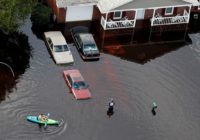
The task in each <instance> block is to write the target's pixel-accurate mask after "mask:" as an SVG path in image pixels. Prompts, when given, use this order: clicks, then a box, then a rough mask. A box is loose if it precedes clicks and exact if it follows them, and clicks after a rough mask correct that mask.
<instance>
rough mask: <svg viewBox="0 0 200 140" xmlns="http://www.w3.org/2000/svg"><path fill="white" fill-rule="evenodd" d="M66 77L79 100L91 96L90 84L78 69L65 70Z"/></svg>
mask: <svg viewBox="0 0 200 140" xmlns="http://www.w3.org/2000/svg"><path fill="white" fill-rule="evenodd" d="M63 74H64V79H65V81H66V83H67V85H68V87H69V89H70V91H71V92H72V93H73V95H74V97H75V98H76V99H77V100H80V99H89V98H91V93H90V91H89V89H88V87H89V86H88V84H87V83H86V82H85V80H84V79H83V77H82V75H81V73H80V72H79V70H77V69H73V70H65V71H63Z"/></svg>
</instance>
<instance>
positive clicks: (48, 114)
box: [44, 113, 50, 128]
mask: <svg viewBox="0 0 200 140" xmlns="http://www.w3.org/2000/svg"><path fill="white" fill-rule="evenodd" d="M49 116H50V113H47V117H48V118H49ZM47 121H48V119H47ZM47 121H46V122H45V124H44V127H45V128H46V127H47Z"/></svg>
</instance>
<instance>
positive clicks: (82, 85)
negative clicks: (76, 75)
mask: <svg viewBox="0 0 200 140" xmlns="http://www.w3.org/2000/svg"><path fill="white" fill-rule="evenodd" d="M73 87H74V89H86V88H88V85H87V84H86V83H85V82H84V81H78V82H74V84H73Z"/></svg>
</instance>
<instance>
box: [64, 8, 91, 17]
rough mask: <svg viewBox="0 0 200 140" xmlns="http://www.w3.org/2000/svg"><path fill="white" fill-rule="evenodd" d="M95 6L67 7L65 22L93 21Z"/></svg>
mask: <svg viewBox="0 0 200 140" xmlns="http://www.w3.org/2000/svg"><path fill="white" fill-rule="evenodd" d="M92 13H93V5H89V6H70V7H67V14H66V19H65V21H81V20H92Z"/></svg>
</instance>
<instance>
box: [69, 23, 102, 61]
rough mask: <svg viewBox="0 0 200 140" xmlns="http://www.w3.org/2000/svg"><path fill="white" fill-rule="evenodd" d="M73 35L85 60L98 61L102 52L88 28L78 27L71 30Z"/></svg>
mask: <svg viewBox="0 0 200 140" xmlns="http://www.w3.org/2000/svg"><path fill="white" fill-rule="evenodd" d="M71 35H72V38H73V40H74V42H75V45H76V47H77V49H78V51H79V54H80V56H81V57H82V59H83V60H98V59H99V58H100V52H99V49H98V47H97V45H96V42H95V40H94V38H93V35H92V34H91V33H89V31H88V28H87V27H83V26H78V27H74V28H72V29H71Z"/></svg>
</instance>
